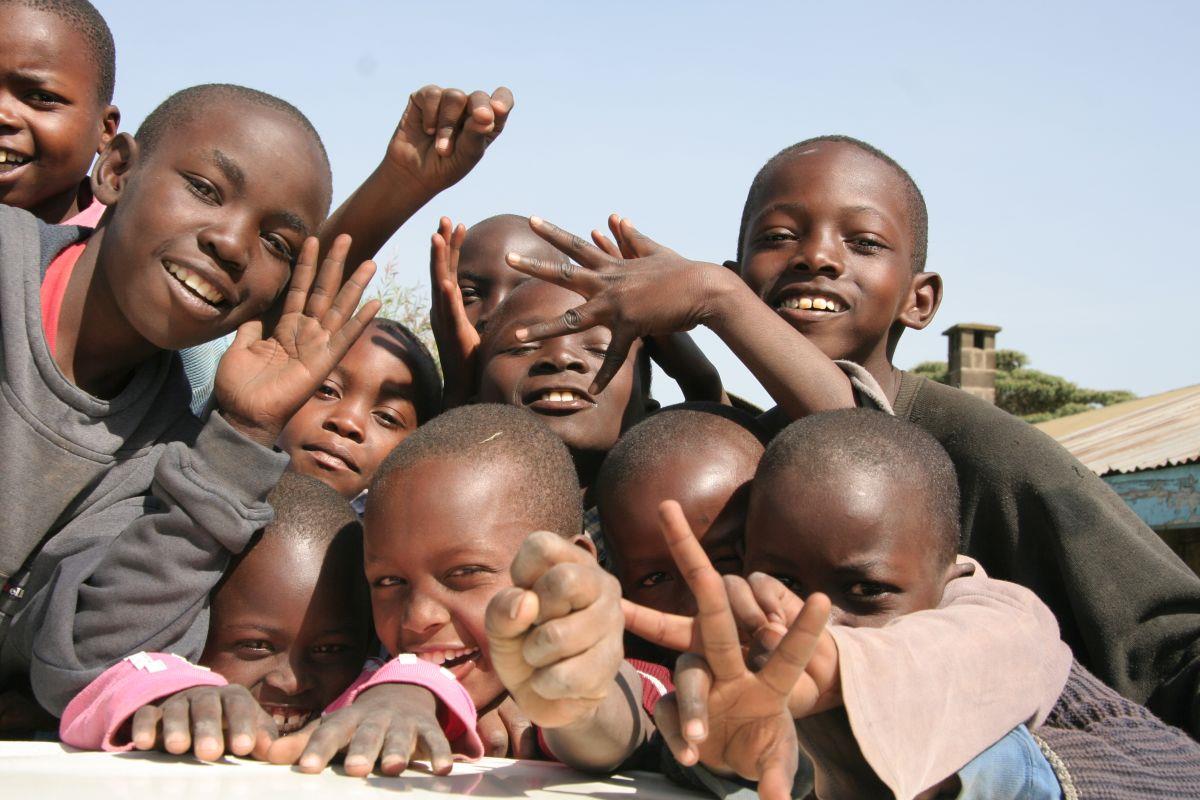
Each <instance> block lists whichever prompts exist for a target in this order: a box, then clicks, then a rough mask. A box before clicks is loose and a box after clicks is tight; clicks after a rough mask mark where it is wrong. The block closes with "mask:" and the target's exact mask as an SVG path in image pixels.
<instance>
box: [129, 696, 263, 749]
mask: <svg viewBox="0 0 1200 800" xmlns="http://www.w3.org/2000/svg"><path fill="white" fill-rule="evenodd" d="M278 735H279V733H278V730H277V728H276V727H275V721H274V720H273V719H272V718H271V715H270V714H268V713H267V712H266V711H264V710H263V709H262V706H260V705H259V704H258V701H257V700H255V699H254V698H253V697H252V696H251V695H250V692H249V691H247V690H246V687H245V686H238V685H236V684H232V685H229V686H199V687H195V688H191V689H184V690H182V691H179V692H176V693H175V694H173V695H170V696H168V697H167V698H165V699H164V700H161V701H159V702H157V703H152V704H150V705H145V706H142V707H141V708H139V709H138V710H137V711H136V712H134V714H133V720H132V722H131V724H130V738H131V740H132V742H133V746H134V748H135V749H137V750H166V751H167V752H168V753H172V754H174V755H183V754H185V753H188V752H193V753H195V756H196V758H198V759H200V760H201V761H216V760H217V759H218V758H220V757H221V756H222V755H224V754H225V751H226V750H228V751H229V752H230V753H232V754H233V755H235V756H247V755H251V754H253V755H254V757H256V758H266V754H267V750H268V748H269V747H270V746H271V743H272V742H274V741H275V737H276V736H278Z"/></svg>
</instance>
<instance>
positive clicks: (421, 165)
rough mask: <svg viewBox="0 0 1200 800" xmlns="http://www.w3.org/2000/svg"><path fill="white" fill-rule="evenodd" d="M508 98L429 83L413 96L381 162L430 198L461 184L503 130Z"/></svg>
mask: <svg viewBox="0 0 1200 800" xmlns="http://www.w3.org/2000/svg"><path fill="white" fill-rule="evenodd" d="M512 109H513V94H512V92H511V91H509V90H508V89H507V88H506V87H504V86H501V87H500V88H498V89H496V91H494V92H492V93H491V94H490V95H489V94H488V93H487V92H482V91H475V92H471V93H470V94H467V93H466V92H464V91H462V90H461V89H443V88H442V87H440V86H434V85H432V84H431V85H429V86H425V87H422V88H420V89H418V90H417V91H415V92H413V93H412V95H411V96H410V97H409V98H408V106H407V107H406V108H405V109H404V114H403V116H401V117H400V124H399V125H397V126H396V132H395V133H393V134H392V140H391V141H390V142H389V143H388V150H387V156H386V159H385V163H386V164H388V165H389V166H390V167H392V168H393V169H395V170H396V171H397V172H398V173H400V174H401V175H402V176H403V177H405V178H407V179H408V180H410V181H412V182H414V183H416V184H417V185H419V186H421V187H422V188H423V189H425V191H426V192H427V194H428V196H430V197H432V196H433V195H435V194H437V193H438V192H440V191H442V190H443V189H446V188H448V187H450V186H453V185H454V184H456V183H458V182H459V181H460V180H462V178H463V176H465V175H466V174H467V173H468V172H470V171H471V169H472V168H473V167H474V166H475V165H476V164H477V163H479V160H480V159H481V158H483V154H484V151H485V150H487V147H488V145H490V144H491V143H492V142H493V141H495V139H496V137H497V136H499V135H500V134H501V132H503V131H504V125H505V123H506V122H508V115H509V114H510V113H511V112H512Z"/></svg>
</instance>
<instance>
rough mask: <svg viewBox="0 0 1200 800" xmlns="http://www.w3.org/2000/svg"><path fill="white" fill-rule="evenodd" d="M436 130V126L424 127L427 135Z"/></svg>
mask: <svg viewBox="0 0 1200 800" xmlns="http://www.w3.org/2000/svg"><path fill="white" fill-rule="evenodd" d="M436 130H437V128H426V129H425V133H426V134H427V135H429V136H433V132H434V131H436Z"/></svg>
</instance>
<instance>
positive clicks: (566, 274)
mask: <svg viewBox="0 0 1200 800" xmlns="http://www.w3.org/2000/svg"><path fill="white" fill-rule="evenodd" d="M504 261H505V263H506V264H508V265H509V266H510V267H512V268H513V269H515V270H516V271H517V272H523V273H524V274H526V275H529V276H531V277H534V278H538V279H540V280H543V281H547V282H549V283H553V284H557V285H558V286H562V287H563V288H565V289H570V290H571V291H573V292H576V293H578V294H581V295H583V296H584V297H590V296H591V295H592V294H594V293H596V292H598V291H599V290H600V289H601V288H602V286H603V283H602V281H601V280H600V277H599V276H598V275H596V274H595V273H593V272H592V271H591V270H588V269H585V268H583V267H580V266H579V265H577V264H573V263H571V262H570V261H569V260H565V259H564V260H562V261H558V260H555V261H548V260H546V259H544V258H537V257H534V256H523V255H521V254H520V253H507V254H505V256H504Z"/></svg>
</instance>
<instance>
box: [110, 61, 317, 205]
mask: <svg viewBox="0 0 1200 800" xmlns="http://www.w3.org/2000/svg"><path fill="white" fill-rule="evenodd" d="M231 101H232V102H240V103H249V104H251V105H257V106H262V107H263V108H269V109H272V110H274V111H279V112H281V113H283V114H285V115H287V116H289V117H291V118H292V119H293V120H295V122H296V124H298V125H299V126H300V127H301V128H303V129H304V130H305V131H307V132H308V134H309V135H310V136H312V138H313V141H315V142H316V143H317V149H318V150H319V151H320V153H321V160H322V164H323V168H324V177H325V179H326V182H327V183H329V184H330V185H332V183H333V171H332V169H331V168H330V166H329V154H328V153H327V152H325V143H324V142H323V141H321V134H319V133H317V129H316V128H315V127H313V124H312V122H311V121H310V120H309V119H308V117H306V116H304V113H303V112H302V111H301V110H300V109H298V108H296V107H295V106H294V105H292V104H291V103H289V102H288V101H286V100H281V99H280V98H278V97H276V96H275V95H273V94H267V93H266V92H260V91H259V90H258V89H250V88H248V87H246V86H238V85H237V84H233V83H202V84H200V85H199V86H189V87H188V88H186V89H180V90H179V91H178V92H175V94H173V95H171V96H170V97H168V98H167V99H166V100H163V101H162V102H161V103H159V104H158V107H157V108H155V109H154V110H153V111H151V112H150V114H149V116H147V117H146V118H145V119H144V120H142V124H141V125H139V126H138V129H137V133H135V134H134V137H133V138H134V139H136V140H137V143H138V145H139V146H140V147H141V149H142V152H143V153H146V154H149V153H151V152H152V151H153V150H154V148H155V147H156V146H157V145H158V143H159V142H160V141H161V140H162V139H163V137H164V136H167V135H169V132H170V131H171V130H172V129H173V128H177V127H179V126H180V125H181V124H183V123H184V122H186V121H187V120H189V119H191V118H192V116H193V115H195V114H202V113H204V111H205V109H206V108H209V107H211V105H212V104H213V103H228V102H231Z"/></svg>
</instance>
